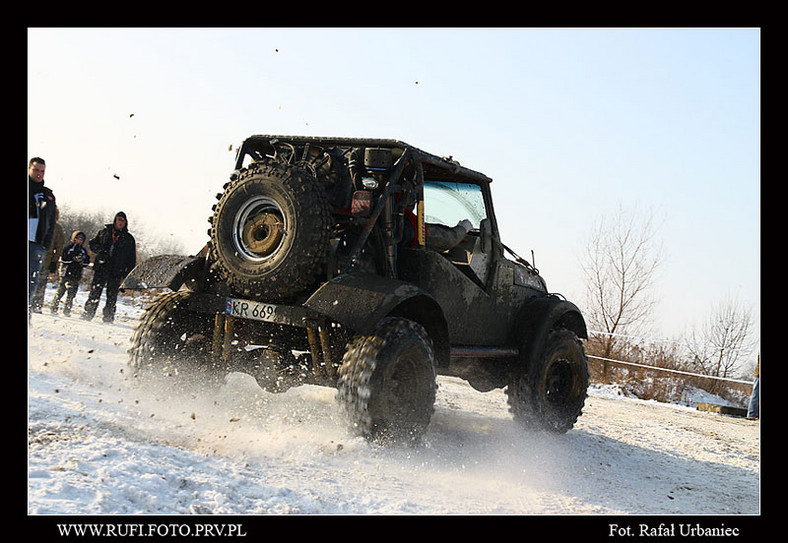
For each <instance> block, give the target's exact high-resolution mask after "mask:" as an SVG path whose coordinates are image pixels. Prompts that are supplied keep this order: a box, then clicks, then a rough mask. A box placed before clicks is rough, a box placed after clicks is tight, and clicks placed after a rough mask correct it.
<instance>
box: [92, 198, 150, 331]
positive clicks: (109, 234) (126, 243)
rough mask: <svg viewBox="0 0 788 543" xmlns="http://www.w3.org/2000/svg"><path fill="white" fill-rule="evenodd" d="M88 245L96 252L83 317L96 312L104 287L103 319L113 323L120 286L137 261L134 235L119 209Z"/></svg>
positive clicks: (124, 215)
mask: <svg viewBox="0 0 788 543" xmlns="http://www.w3.org/2000/svg"><path fill="white" fill-rule="evenodd" d="M88 246H89V247H90V250H91V251H93V253H95V255H96V259H95V261H94V262H93V280H92V281H91V284H90V294H88V300H87V302H85V313H83V315H82V318H83V319H85V320H91V319H92V318H93V317H94V316H95V315H96V309H98V305H99V298H100V297H101V291H102V290H104V289H106V295H107V299H106V302H105V303H104V322H107V323H109V322H113V321H114V320H115V305H116V303H117V300H118V290H120V285H121V283H122V282H123V279H124V278H125V277H126V276H127V275H128V274H129V272H130V271H131V270H132V269H133V268H134V266H135V265H136V264H137V245H136V242H135V240H134V236H132V235H131V233H129V230H128V220H127V218H126V214H125V213H123V212H122V211H119V212H118V213H117V214H116V215H115V219H114V220H113V221H112V223H110V224H107V225H105V226H104V228H102V229H101V230H99V232H98V233H97V234H96V237H94V238H93V239H92V240H90V243H89V244H88Z"/></svg>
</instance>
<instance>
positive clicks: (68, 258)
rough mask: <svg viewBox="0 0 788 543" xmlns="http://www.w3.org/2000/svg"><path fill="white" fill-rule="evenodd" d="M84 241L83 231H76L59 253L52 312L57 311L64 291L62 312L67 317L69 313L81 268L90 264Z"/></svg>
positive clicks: (79, 278)
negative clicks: (58, 271)
mask: <svg viewBox="0 0 788 543" xmlns="http://www.w3.org/2000/svg"><path fill="white" fill-rule="evenodd" d="M84 243H85V233H84V232H80V231H76V232H74V233H73V234H71V243H70V244H69V245H68V246H67V247H66V248H65V249H63V253H62V254H61V255H60V284H58V287H57V292H56V293H55V297H54V299H53V300H52V307H51V309H52V313H57V306H58V304H60V298H62V297H63V294H64V293H66V302H65V304H63V314H64V315H65V316H66V317H68V316H69V315H71V304H72V303H73V302H74V296H76V295H77V290H79V282H80V281H81V280H82V270H83V269H84V268H86V267H87V266H88V264H90V256H89V255H88V252H87V251H86V250H85V247H83V244H84Z"/></svg>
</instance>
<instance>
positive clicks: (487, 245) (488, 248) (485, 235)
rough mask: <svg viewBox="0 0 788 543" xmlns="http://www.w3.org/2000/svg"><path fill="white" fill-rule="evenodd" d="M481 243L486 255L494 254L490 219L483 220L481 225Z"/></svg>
mask: <svg viewBox="0 0 788 543" xmlns="http://www.w3.org/2000/svg"><path fill="white" fill-rule="evenodd" d="M479 243H480V244H481V247H480V248H481V250H482V252H483V253H484V254H487V255H488V254H490V253H491V252H492V230H491V229H490V219H486V218H485V219H482V222H481V223H479Z"/></svg>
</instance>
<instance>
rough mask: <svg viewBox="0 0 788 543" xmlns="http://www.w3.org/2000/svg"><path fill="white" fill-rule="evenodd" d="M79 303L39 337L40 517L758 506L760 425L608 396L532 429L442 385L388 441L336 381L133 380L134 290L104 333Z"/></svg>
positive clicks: (496, 398)
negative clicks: (347, 415) (369, 432)
mask: <svg viewBox="0 0 788 543" xmlns="http://www.w3.org/2000/svg"><path fill="white" fill-rule="evenodd" d="M51 294H52V293H51V290H49V291H48V292H47V301H48V300H50V299H51ZM84 297H85V292H84V291H80V294H79V296H78V299H77V304H76V305H75V310H74V313H73V315H72V316H71V317H64V316H62V315H51V314H50V313H49V310H48V309H44V312H43V313H42V314H34V315H33V318H32V324H31V326H30V327H29V329H28V341H29V346H28V355H29V357H28V370H29V373H28V375H29V380H28V496H27V498H28V506H27V510H28V515H29V516H39V515H109V514H151V515H194V514H197V515H203V514H225V515H252V514H256V515H260V514H302V515H304V514H308V515H331V514H343V515H357V514H405V515H409V514H411V515H441V514H452V515H458V514H476V515H486V514H495V515H508V514H534V515H535V514H538V515H630V514H633V515H651V514H656V515H687V514H690V515H716V514H725V515H758V514H759V513H760V431H759V428H760V427H759V423H758V422H757V421H748V420H745V419H742V418H735V417H729V416H723V415H717V414H711V413H705V412H700V411H697V410H695V409H693V408H689V407H679V406H673V405H666V404H659V403H656V402H646V401H639V400H632V399H627V398H622V397H616V396H615V395H614V394H611V393H609V392H606V391H604V390H601V389H598V388H595V389H593V390H591V391H590V397H589V399H588V400H587V403H586V408H585V410H584V414H583V416H582V417H581V418H580V420H579V421H578V423H577V425H576V426H575V428H574V429H573V430H571V431H570V432H568V433H567V434H565V435H548V434H543V433H527V432H523V431H521V430H519V429H518V428H517V427H516V426H515V424H514V422H513V421H512V419H511V417H510V415H509V413H508V411H507V408H506V400H505V397H504V394H503V392H502V391H494V392H489V393H479V392H476V391H474V390H473V389H471V388H470V387H469V386H467V385H466V384H465V383H464V382H462V381H460V380H457V379H451V378H439V385H440V388H439V391H438V397H437V403H436V413H435V415H434V417H433V420H432V423H431V426H430V428H429V431H428V433H427V435H426V439H425V442H424V443H423V444H422V445H420V446H418V447H415V448H391V447H381V446H376V445H373V444H370V443H368V442H366V441H364V440H361V439H359V438H356V437H354V436H352V435H351V434H350V433H349V432H348V431H347V429H346V427H345V426H344V423H343V421H342V420H341V418H340V417H338V416H337V409H336V405H335V401H334V391H333V390H332V389H328V388H323V387H314V386H304V387H298V388H295V389H291V390H290V391H288V392H287V393H284V394H269V393H266V392H264V391H262V390H261V389H260V388H259V387H258V386H257V384H256V383H255V382H254V381H253V380H252V379H251V378H250V377H248V376H244V375H241V374H233V375H231V376H229V377H228V379H227V380H226V383H225V384H224V385H223V386H222V387H221V388H220V389H218V390H215V391H214V392H213V393H210V394H209V393H206V392H205V391H203V390H159V391H153V390H146V389H140V388H139V387H136V386H134V385H132V384H131V383H129V382H127V381H126V380H125V375H126V363H127V354H126V349H127V348H128V346H129V338H130V336H131V333H132V330H133V326H134V323H135V322H136V320H137V318H138V316H139V315H140V313H141V311H142V308H141V303H140V301H139V298H136V299H130V298H124V297H121V302H120V306H119V310H118V316H117V319H116V322H115V323H114V324H112V325H106V324H103V323H101V319H100V310H101V309H99V317H98V318H96V319H95V320H94V321H93V322H86V321H83V320H81V319H80V318H79V317H80V315H81V308H82V303H83V302H84ZM102 307H103V300H102Z"/></svg>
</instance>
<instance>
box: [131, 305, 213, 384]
mask: <svg viewBox="0 0 788 543" xmlns="http://www.w3.org/2000/svg"><path fill="white" fill-rule="evenodd" d="M191 296H192V293H191V292H189V291H177V292H167V293H165V294H163V295H161V296H159V297H158V298H156V300H154V301H153V303H151V305H150V306H148V308H147V309H146V310H145V313H144V314H143V316H142V318H141V319H140V321H139V323H137V327H136V329H135V330H134V333H133V334H132V337H131V348H130V349H129V354H130V355H131V358H130V361H129V366H130V369H131V374H132V377H134V378H139V379H159V378H164V379H172V378H178V379H185V378H190V379H191V378H198V379H200V380H209V381H210V380H213V379H214V378H216V377H218V376H219V375H220V371H219V368H218V367H217V366H216V365H215V363H214V362H213V360H212V357H211V341H212V330H213V319H212V318H211V316H210V315H203V314H200V313H196V312H194V311H190V310H189V309H188V302H189V299H190V298H191Z"/></svg>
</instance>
